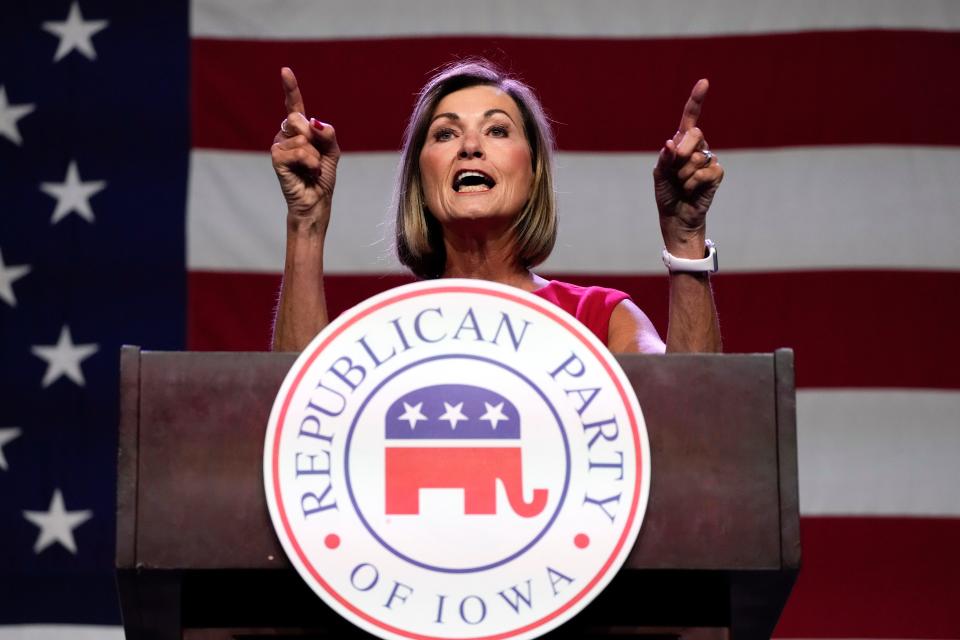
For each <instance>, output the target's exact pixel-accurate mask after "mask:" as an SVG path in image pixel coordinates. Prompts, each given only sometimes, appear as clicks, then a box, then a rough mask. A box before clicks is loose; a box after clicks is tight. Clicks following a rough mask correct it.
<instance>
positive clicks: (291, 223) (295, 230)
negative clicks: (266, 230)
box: [287, 205, 330, 236]
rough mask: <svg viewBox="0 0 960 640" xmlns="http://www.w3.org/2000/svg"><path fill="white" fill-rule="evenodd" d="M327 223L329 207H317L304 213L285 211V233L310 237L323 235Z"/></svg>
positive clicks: (328, 220)
mask: <svg viewBox="0 0 960 640" xmlns="http://www.w3.org/2000/svg"><path fill="white" fill-rule="evenodd" d="M329 222H330V206H329V205H317V206H314V207H311V208H310V209H308V210H306V211H301V210H296V209H288V210H287V233H291V234H295V235H311V236H312V235H318V234H319V235H325V234H326V232H327V225H328V224H329Z"/></svg>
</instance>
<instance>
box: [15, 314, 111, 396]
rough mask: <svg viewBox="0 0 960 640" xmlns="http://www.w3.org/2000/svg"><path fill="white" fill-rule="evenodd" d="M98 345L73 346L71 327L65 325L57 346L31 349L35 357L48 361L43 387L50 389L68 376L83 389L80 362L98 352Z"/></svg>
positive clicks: (39, 346)
mask: <svg viewBox="0 0 960 640" xmlns="http://www.w3.org/2000/svg"><path fill="white" fill-rule="evenodd" d="M99 348H100V347H99V346H98V345H96V344H92V343H91V344H73V337H72V336H71V335H70V327H68V326H67V325H63V328H62V329H60V338H59V339H57V344H55V345H42V346H41V345H38V346H35V347H31V348H30V351H32V352H33V355H35V356H37V357H38V358H41V359H43V360H46V361H47V372H46V373H45V374H44V375H43V386H44V387H49V386H50V385H51V384H53V383H54V381H56V380H57V379H58V378H60V376H67V377H68V378H70V379H71V380H73V381H74V382H76V383H77V384H78V385H80V386H81V387H82V386H84V384H86V382H85V381H84V379H83V371H82V370H81V369H80V362H82V361H83V360H86V359H87V358H89V357H90V356H92V355H93V354H95V353H96V352H97V349H99Z"/></svg>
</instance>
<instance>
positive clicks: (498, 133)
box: [487, 124, 510, 138]
mask: <svg viewBox="0 0 960 640" xmlns="http://www.w3.org/2000/svg"><path fill="white" fill-rule="evenodd" d="M487 133H488V134H489V135H490V136H492V137H494V138H506V137H507V136H508V135H509V134H510V130H509V129H507V127H505V126H504V125H502V124H495V125H493V126H492V127H490V128H489V129H487Z"/></svg>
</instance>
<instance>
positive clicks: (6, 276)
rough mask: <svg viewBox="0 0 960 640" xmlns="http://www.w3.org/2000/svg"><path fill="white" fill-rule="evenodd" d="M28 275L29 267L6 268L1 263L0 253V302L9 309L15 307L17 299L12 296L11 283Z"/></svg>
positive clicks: (0, 254)
mask: <svg viewBox="0 0 960 640" xmlns="http://www.w3.org/2000/svg"><path fill="white" fill-rule="evenodd" d="M28 273H30V265H26V264H18V265H16V266H13V267H8V266H6V265H5V264H4V263H3V253H2V252H0V300H3V301H4V302H6V303H7V304H8V305H10V306H11V307H15V306H17V297H16V296H15V295H13V283H14V282H16V281H17V280H19V279H20V278H22V277H23V276H25V275H27V274H28Z"/></svg>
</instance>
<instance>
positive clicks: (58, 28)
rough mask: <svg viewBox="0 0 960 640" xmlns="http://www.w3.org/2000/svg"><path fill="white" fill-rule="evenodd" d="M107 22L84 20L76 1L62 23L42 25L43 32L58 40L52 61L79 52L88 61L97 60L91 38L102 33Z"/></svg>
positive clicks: (55, 21) (51, 22)
mask: <svg viewBox="0 0 960 640" xmlns="http://www.w3.org/2000/svg"><path fill="white" fill-rule="evenodd" d="M109 24H110V23H109V21H107V20H84V19H83V14H81V13H80V4H79V3H78V2H76V1H74V2H73V4H71V5H70V13H68V14H67V19H66V20H62V21H57V20H48V21H46V22H44V23H43V30H44V31H46V32H47V33H52V34H53V35H55V36H57V37H58V38H60V43H59V44H58V45H57V52H56V53H54V54H53V61H54V62H59V61H60V60H62V59H63V58H64V57H65V56H66V55H67V54H68V53H70V52H71V51H74V50H76V51H79V52H80V53H82V54H83V55H84V57H86V58H87V59H88V60H96V59H97V51H96V49H94V48H93V42H92V41H91V38H92V37H93V36H94V34H96V33H98V32H100V31H103V30H104V29H106V28H107V26H108V25H109Z"/></svg>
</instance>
